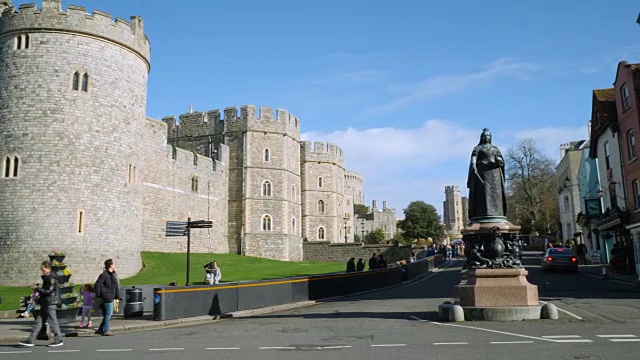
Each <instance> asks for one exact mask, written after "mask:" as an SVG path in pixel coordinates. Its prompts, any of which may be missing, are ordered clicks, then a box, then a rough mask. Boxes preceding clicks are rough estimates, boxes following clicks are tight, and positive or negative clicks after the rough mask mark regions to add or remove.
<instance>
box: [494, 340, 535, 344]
mask: <svg viewBox="0 0 640 360" xmlns="http://www.w3.org/2000/svg"><path fill="white" fill-rule="evenodd" d="M491 343H492V344H533V341H530V340H528V341H492V342H491Z"/></svg>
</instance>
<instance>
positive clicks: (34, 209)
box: [0, 1, 149, 285]
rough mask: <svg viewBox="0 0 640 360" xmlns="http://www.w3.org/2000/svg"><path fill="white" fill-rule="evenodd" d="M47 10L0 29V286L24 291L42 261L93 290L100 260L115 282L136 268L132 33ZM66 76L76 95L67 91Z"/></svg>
mask: <svg viewBox="0 0 640 360" xmlns="http://www.w3.org/2000/svg"><path fill="white" fill-rule="evenodd" d="M59 5H60V4H59V1H44V3H43V7H44V8H43V9H41V10H38V9H37V8H36V7H34V6H31V5H28V6H21V8H20V10H19V12H18V13H16V12H15V9H13V8H7V9H5V11H3V12H2V16H1V17H0V134H2V136H0V155H5V154H9V153H10V154H14V155H15V156H16V157H18V158H19V164H20V167H19V173H18V176H17V177H9V178H0V273H2V274H3V276H2V277H0V285H24V284H25V283H31V282H32V281H33V280H32V279H31V278H29V279H26V278H25V276H24V274H25V272H29V273H36V272H37V271H38V267H39V264H40V262H41V261H43V260H46V259H47V254H48V253H49V251H50V250H54V249H55V250H58V251H63V252H65V253H66V254H67V255H68V256H69V257H70V258H73V259H74V261H73V263H74V268H73V270H74V281H76V282H87V281H91V282H92V281H95V278H96V276H97V275H98V274H99V273H100V271H101V270H102V267H103V265H102V263H103V262H104V260H105V259H107V258H113V259H114V260H115V261H116V263H117V264H118V272H119V273H120V276H122V277H127V276H131V275H133V274H135V273H137V272H138V271H139V269H140V268H141V260H140V249H141V237H142V225H141V224H142V187H141V185H140V184H139V183H131V182H130V181H129V174H130V169H132V168H140V166H141V165H142V163H143V153H144V145H145V139H144V138H143V134H144V124H145V121H146V120H145V108H146V96H147V76H148V70H149V66H148V59H147V57H148V53H146V54H147V55H145V51H147V50H148V43H145V39H146V38H145V37H144V34H143V33H142V22H141V21H138V20H134V23H133V25H132V24H128V23H125V22H123V21H116V22H113V21H111V19H110V18H109V17H107V16H103V14H102V13H94V15H93V16H87V15H86V14H85V13H84V11H83V10H79V9H77V8H71V9H68V10H67V12H66V13H60V11H59ZM18 35H21V36H25V35H28V38H29V46H28V47H25V46H24V45H23V46H22V48H18V46H17V36H18ZM145 56H147V57H145ZM107 60H108V61H107ZM76 71H77V72H79V73H82V74H85V73H86V74H88V76H89V80H88V84H87V85H88V86H87V91H78V90H72V78H73V74H74V72H76ZM114 104H117V106H114ZM17 259H18V260H17Z"/></svg>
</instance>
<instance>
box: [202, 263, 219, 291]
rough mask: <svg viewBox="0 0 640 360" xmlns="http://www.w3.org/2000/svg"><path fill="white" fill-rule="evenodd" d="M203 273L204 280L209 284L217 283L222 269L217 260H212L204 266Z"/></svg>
mask: <svg viewBox="0 0 640 360" xmlns="http://www.w3.org/2000/svg"><path fill="white" fill-rule="evenodd" d="M204 270H205V271H206V274H205V277H204V279H205V282H208V283H209V285H213V284H219V283H220V280H221V279H222V271H221V270H220V267H219V266H218V262H217V261H215V260H214V261H212V262H210V263H208V264H206V265H205V266H204Z"/></svg>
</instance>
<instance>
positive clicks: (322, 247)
mask: <svg viewBox="0 0 640 360" xmlns="http://www.w3.org/2000/svg"><path fill="white" fill-rule="evenodd" d="M302 247H303V250H304V260H305V261H344V262H345V264H346V262H347V260H349V258H352V257H354V258H356V260H357V259H359V258H362V259H364V260H365V262H366V261H368V259H369V258H370V257H371V255H372V254H373V253H376V255H378V254H381V253H382V254H383V256H384V258H385V260H387V262H388V263H392V262H396V261H400V260H408V259H409V258H410V257H411V251H412V249H411V246H410V245H402V246H398V245H378V244H361V243H347V244H340V243H331V242H330V241H304V242H303V243H302ZM367 267H368V265H367Z"/></svg>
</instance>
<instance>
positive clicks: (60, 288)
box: [58, 283, 74, 296]
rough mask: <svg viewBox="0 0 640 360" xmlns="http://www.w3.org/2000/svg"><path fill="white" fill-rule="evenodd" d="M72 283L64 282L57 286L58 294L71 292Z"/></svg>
mask: <svg viewBox="0 0 640 360" xmlns="http://www.w3.org/2000/svg"><path fill="white" fill-rule="evenodd" d="M73 286H74V284H73V283H66V284H62V285H60V286H58V294H59V295H60V296H62V295H64V294H70V293H72V292H73Z"/></svg>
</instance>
